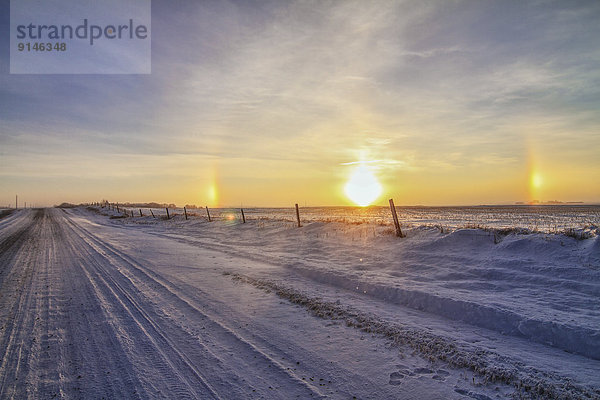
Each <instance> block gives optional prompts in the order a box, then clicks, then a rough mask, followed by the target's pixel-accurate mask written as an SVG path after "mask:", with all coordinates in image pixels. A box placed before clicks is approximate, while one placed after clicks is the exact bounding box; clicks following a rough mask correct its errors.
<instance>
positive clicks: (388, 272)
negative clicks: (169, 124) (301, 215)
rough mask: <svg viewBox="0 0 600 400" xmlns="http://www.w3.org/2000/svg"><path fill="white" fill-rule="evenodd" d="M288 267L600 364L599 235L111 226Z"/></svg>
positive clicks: (140, 222) (325, 226) (313, 226)
mask: <svg viewBox="0 0 600 400" xmlns="http://www.w3.org/2000/svg"><path fill="white" fill-rule="evenodd" d="M112 223H118V224H133V225H137V226H139V227H140V228H142V229H145V230H147V231H148V232H151V233H154V234H159V235H164V236H169V237H171V238H174V239H176V240H180V241H185V242H186V243H192V244H196V245H199V246H203V247H208V248H213V249H218V250H222V251H226V252H229V253H232V254H237V255H241V256H243V257H245V258H248V259H251V260H259V261H261V262H266V263H270V264H276V265H280V266H284V267H286V268H287V269H288V270H290V272H293V273H296V274H300V275H301V276H304V277H307V278H310V279H311V280H314V281H317V282H320V283H324V284H327V285H330V286H331V287H333V288H340V289H344V290H350V291H353V292H358V293H362V294H363V295H366V296H372V297H374V298H377V299H380V300H383V301H386V302H390V303H394V304H399V305H403V306H407V307H411V308H414V309H416V310H421V311H425V312H428V313H432V314H436V315H440V316H443V317H446V318H449V319H453V320H459V321H463V322H466V323H469V324H472V325H474V326H479V327H483V328H487V329H491V330H494V331H497V332H500V333H503V334H506V335H513V336H517V337H523V338H527V339H529V340H531V341H534V342H538V343H542V344H546V345H550V346H553V347H557V348H559V349H562V350H565V351H568V352H572V353H577V354H581V355H583V356H586V357H589V358H593V359H597V360H599V359H600V309H599V308H598V306H597V304H598V300H599V299H600V241H599V240H600V237H598V236H597V235H595V234H593V232H592V231H590V232H592V234H590V235H587V236H585V237H588V238H587V239H583V238H582V237H577V235H565V234H545V233H536V232H534V231H528V230H521V229H514V230H511V229H497V230H493V229H457V230H455V231H452V232H450V233H448V232H447V231H445V230H444V229H443V228H442V229H439V228H438V229H436V228H433V227H416V228H409V229H406V230H405V233H407V238H405V239H398V238H396V237H395V236H394V235H393V230H392V229H391V228H390V227H389V226H386V225H381V224H344V223H340V222H330V223H325V222H312V223H306V224H305V225H304V226H303V227H302V228H296V227H294V224H293V223H290V222H285V221H269V220H250V221H248V223H246V224H242V223H241V222H240V221H239V220H238V219H237V218H236V217H235V216H233V217H232V218H231V219H224V220H220V221H217V222H212V223H208V222H207V221H206V219H205V218H203V217H196V218H191V219H190V220H187V221H186V220H185V219H184V218H183V216H182V215H177V216H175V217H174V218H172V219H170V220H161V219H159V218H152V217H148V216H146V217H142V218H140V217H137V218H127V219H123V220H113V221H112Z"/></svg>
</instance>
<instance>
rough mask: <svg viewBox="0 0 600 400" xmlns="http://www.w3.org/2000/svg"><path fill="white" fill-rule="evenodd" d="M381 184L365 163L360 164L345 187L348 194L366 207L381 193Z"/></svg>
mask: <svg viewBox="0 0 600 400" xmlns="http://www.w3.org/2000/svg"><path fill="white" fill-rule="evenodd" d="M381 190H382V189H381V185H380V184H379V181H377V178H376V177H375V175H373V172H371V170H370V169H369V168H367V167H366V166H365V165H359V166H358V167H357V168H356V169H355V170H354V172H353V173H352V175H351V176H350V180H348V183H346V186H345V187H344V192H345V193H346V196H348V198H349V199H350V200H352V201H353V202H355V203H356V204H358V205H359V206H361V207H366V206H368V205H369V204H371V203H372V202H374V201H375V200H376V199H377V198H378V197H379V195H381Z"/></svg>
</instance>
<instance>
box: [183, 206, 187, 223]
mask: <svg viewBox="0 0 600 400" xmlns="http://www.w3.org/2000/svg"><path fill="white" fill-rule="evenodd" d="M183 213H184V214H185V220H186V221H187V210H186V209H185V207H183Z"/></svg>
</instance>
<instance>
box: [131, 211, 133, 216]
mask: <svg viewBox="0 0 600 400" xmlns="http://www.w3.org/2000/svg"><path fill="white" fill-rule="evenodd" d="M131 218H133V210H131Z"/></svg>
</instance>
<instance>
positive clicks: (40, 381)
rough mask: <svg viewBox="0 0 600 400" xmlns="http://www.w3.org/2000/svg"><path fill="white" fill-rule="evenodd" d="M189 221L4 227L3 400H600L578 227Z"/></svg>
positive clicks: (52, 220)
mask: <svg viewBox="0 0 600 400" xmlns="http://www.w3.org/2000/svg"><path fill="white" fill-rule="evenodd" d="M143 211H144V210H143ZM163 211H164V210H163ZM202 211H203V210H194V212H197V215H190V219H189V220H185V219H184V217H183V215H182V214H181V212H179V211H177V212H175V214H177V215H175V216H174V218H172V219H170V220H166V219H162V218H152V217H151V216H149V215H147V213H146V212H144V214H145V215H144V216H143V217H139V212H138V213H137V216H136V217H135V218H131V217H129V218H115V217H120V216H121V214H120V213H117V212H115V211H109V210H107V209H106V208H98V207H90V208H74V209H45V210H18V211H16V212H12V213H4V214H2V219H0V341H1V344H0V352H1V355H2V357H1V364H0V383H1V389H0V390H1V391H0V398H27V397H29V398H52V397H54V396H58V397H62V398H102V397H104V398H143V399H145V398H201V399H205V398H223V399H245V398H249V399H252V398H257V399H259V398H267V399H270V398H277V399H291V398H301V399H305V398H333V399H352V398H354V397H355V398H359V399H471V398H473V399H480V400H481V399H496V398H499V399H503V398H560V399H562V398H584V399H586V398H590V399H591V398H600V236H598V229H597V228H596V227H593V226H588V227H585V220H586V218H587V219H589V218H588V217H587V216H585V215H584V217H583V218H582V221H583V223H581V221H577V223H576V224H575V223H574V226H573V227H572V228H578V229H580V230H578V231H577V234H569V235H564V234H557V233H547V232H550V231H555V232H558V231H560V229H547V230H545V229H530V230H528V231H527V232H525V233H527V234H525V233H524V232H521V233H518V232H517V231H518V230H502V229H491V228H490V226H493V224H481V225H484V226H485V227H486V228H487V229H474V228H461V226H460V224H456V226H454V225H452V224H439V225H440V226H441V227H435V226H434V225H438V224H437V223H434V222H432V223H431V224H430V223H423V224H421V226H419V224H418V223H416V222H415V223H414V224H411V226H410V227H408V228H406V229H405V233H406V234H407V237H406V238H402V239H400V238H397V237H395V236H394V234H393V230H392V229H391V227H390V226H389V224H387V223H382V222H381V221H379V220H378V219H377V218H374V219H372V220H368V219H367V220H363V221H358V222H360V223H358V222H357V221H348V220H343V219H339V218H331V219H330V220H328V221H327V220H325V219H318V218H315V219H310V218H309V219H308V220H305V221H304V222H303V227H301V228H297V227H296V226H295V224H294V222H291V221H293V219H290V221H287V220H286V219H285V218H277V219H268V218H249V220H248V222H247V223H246V224H242V223H241V221H240V220H239V218H238V217H239V216H238V215H237V214H234V212H233V211H232V212H231V215H232V217H231V218H230V217H229V216H228V214H227V212H225V213H223V215H222V216H219V217H222V218H218V220H216V221H213V222H208V221H207V220H206V218H204V216H205V214H203V213H202V214H201V215H200V213H201V212H202ZM388 212H389V210H388ZM591 215H592V218H593V215H594V214H593V213H592V214H591ZM160 216H161V215H157V217H160ZM250 216H252V213H251V214H250ZM110 217H113V218H110ZM596 217H597V215H596ZM382 219H383V217H382ZM592 222H593V221H592ZM554 224H555V226H556V225H557V224H558V223H557V222H556V221H555V222H554ZM425 225H430V226H425ZM450 225H452V226H450ZM465 225H471V224H465ZM548 226H551V224H550V225H548ZM525 228H527V229H529V228H528V227H525ZM580 233H585V235H583V236H582V235H580ZM574 236H575V237H574ZM582 237H586V238H585V239H583V238H582Z"/></svg>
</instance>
